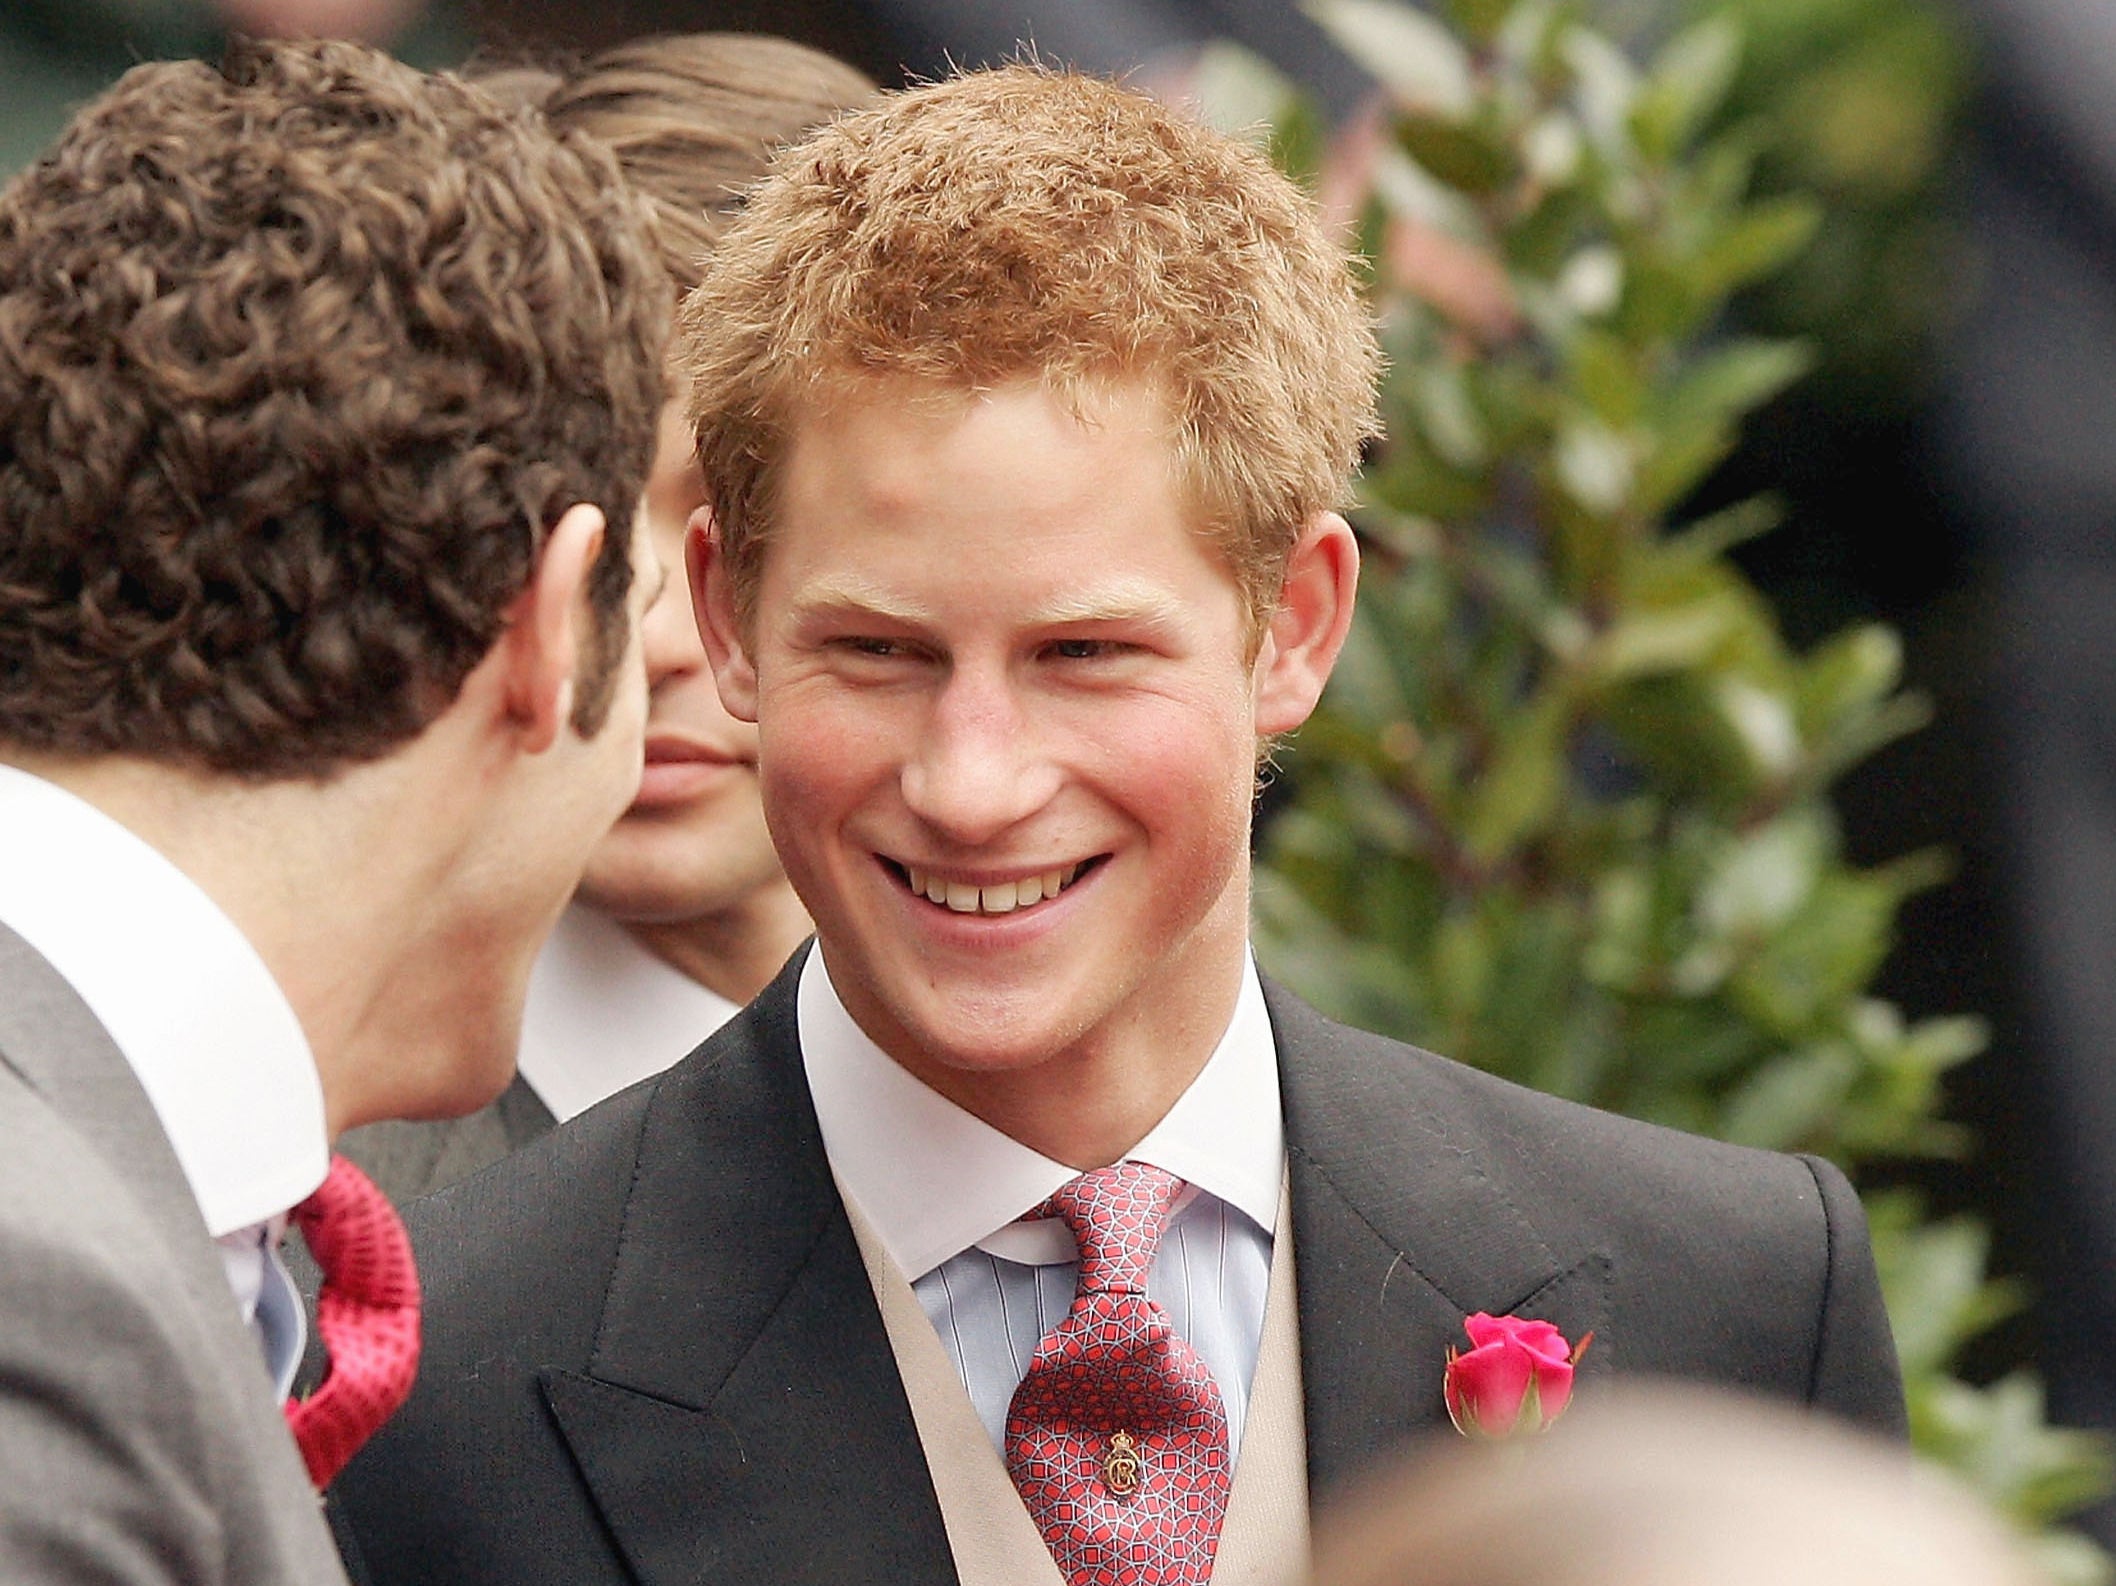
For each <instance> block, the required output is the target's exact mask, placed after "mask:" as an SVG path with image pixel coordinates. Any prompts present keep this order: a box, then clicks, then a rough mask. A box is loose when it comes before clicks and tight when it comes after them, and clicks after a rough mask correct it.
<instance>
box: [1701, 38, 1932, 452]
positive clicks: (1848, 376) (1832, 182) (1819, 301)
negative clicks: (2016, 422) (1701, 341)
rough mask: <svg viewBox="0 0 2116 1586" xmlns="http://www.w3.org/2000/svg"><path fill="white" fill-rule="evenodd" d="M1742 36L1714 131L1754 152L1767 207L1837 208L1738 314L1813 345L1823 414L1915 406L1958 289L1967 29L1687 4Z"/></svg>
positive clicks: (1749, 292) (1741, 303) (1814, 388)
mask: <svg viewBox="0 0 2116 1586" xmlns="http://www.w3.org/2000/svg"><path fill="white" fill-rule="evenodd" d="M1679 3H1680V5H1681V6H1682V8H1683V9H1684V10H1686V11H1687V12H1688V13H1689V14H1690V15H1692V16H1693V17H1725V18H1729V19H1731V20H1733V21H1735V22H1737V23H1738V24H1739V25H1740V27H1741V32H1742V41H1743V47H1742V51H1741V62H1740V65H1739V66H1738V68H1737V69H1736V71H1735V74H1734V80H1733V82H1732V83H1731V84H1730V86H1729V89H1728V92H1727V96H1726V99H1725V102H1724V103H1723V104H1722V106H1721V108H1720V109H1719V111H1718V112H1717V113H1716V114H1715V115H1714V117H1713V123H1714V126H1715V128H1719V129H1724V130H1726V131H1728V132H1730V133H1734V134H1735V135H1738V136H1742V137H1746V138H1751V139H1753V140H1754V142H1755V146H1756V150H1757V164H1756V188H1757V190H1758V191H1759V192H1786V191H1796V192H1808V193H1812V194H1814V195H1815V196H1816V197H1818V198H1819V199H1820V200H1821V202H1822V213H1823V224H1822V226H1821V228H1820V230H1819V231H1818V232H1817V234H1816V237H1815V240H1814V242H1813V243H1812V244H1811V245H1810V246H1809V247H1808V248H1806V249H1805V250H1804V251H1803V252H1802V253H1801V254H1800V255H1799V256H1798V257H1797V258H1795V259H1793V260H1792V261H1791V263H1790V264H1789V265H1788V266H1787V267H1786V268H1785V269H1783V270H1781V271H1779V272H1777V273H1776V274H1774V275H1772V276H1771V277H1769V278H1768V279H1765V280H1762V281H1759V282H1756V283H1754V284H1753V285H1751V286H1750V287H1749V288H1747V289H1746V290H1745V291H1744V292H1743V293H1742V294H1741V296H1740V298H1739V299H1738V300H1737V303H1736V315H1737V317H1738V318H1739V319H1740V320H1742V321H1743V322H1744V323H1746V324H1748V325H1750V326H1752V327H1754V328H1755V329H1757V330H1760V331H1764V332H1767V333H1770V334H1779V335H1782V334H1787V333H1798V334H1801V335H1805V336H1809V337H1811V338H1813V344H1814V345H1815V346H1816V347H1817V348H1818V349H1819V361H1820V364H1821V369H1820V371H1819V376H1818V378H1817V379H1816V380H1815V381H1814V382H1812V384H1811V385H1810V386H1809V387H1808V388H1807V390H1808V393H1809V394H1810V395H1811V396H1812V397H1813V398H1814V399H1815V400H1817V401H1818V402H1820V403H1821V404H1822V405H1824V406H1827V407H1831V408H1834V409H1837V410H1839V411H1842V412H1845V413H1848V414H1855V415H1858V416H1860V417H1862V418H1867V419H1871V418H1872V417H1874V416H1876V414H1886V413H1890V412H1894V411H1899V410H1901V409H1902V408H1904V407H1906V406H1907V405H1908V404H1910V403H1911V402H1913V401H1915V400H1916V399H1917V398H1918V397H1919V396H1920V395H1921V394H1922V391H1923V388H1924V386H1925V384H1926V382H1927V380H1928V378H1929V376H1930V374H1931V372H1932V370H1931V363H1932V360H1931V357H1930V353H1931V349H1932V345H1933V331H1934V329H1935V327H1936V326H1938V325H1939V324H1940V323H1942V322H1943V321H1944V320H1945V318H1946V317H1947V314H1948V312H1949V310H1950V307H1951V301H1952V299H1953V297H1954V295H1955V293H1956V290H1957V285H1956V283H1957V278H1958V276H1959V273H1960V269H1961V262H1962V261H1961V249H1960V247H1959V244H1958V225H1957V217H1956V215H1955V214H1954V212H1953V210H1952V207H1951V204H1950V201H1949V193H1950V191H1951V189H1952V187H1953V185H1954V184H1955V182H1956V179H1957V178H1958V177H1959V176H1960V174H1961V172H1960V169H1959V165H1960V146H1961V141H1962V131H1963V123H1964V118H1965V115H1966V112H1967V108H1968V103H1969V95H1970V91H1971V76H1972V73H1971V54H1970V47H1969V41H1968V38H1967V36H1966V33H1965V23H1964V22H1963V19H1962V18H1961V16H1960V14H1959V13H1958V12H1957V11H1956V10H1955V9H1953V8H1951V7H1945V6H1941V5H1937V4H1934V3H1933V0H1679Z"/></svg>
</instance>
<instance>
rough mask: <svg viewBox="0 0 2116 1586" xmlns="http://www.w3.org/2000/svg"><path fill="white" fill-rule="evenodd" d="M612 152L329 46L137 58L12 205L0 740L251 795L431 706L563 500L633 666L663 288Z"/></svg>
mask: <svg viewBox="0 0 2116 1586" xmlns="http://www.w3.org/2000/svg"><path fill="white" fill-rule="evenodd" d="M628 194H629V189H628V188H627V187H626V186H625V184H624V183H623V182H621V181H620V180H619V179H618V176H617V171H616V168H615V165H614V162H613V161H612V160H611V158H610V156H609V154H608V153H607V152H606V151H604V150H602V149H601V148H599V147H597V146H595V145H594V144H592V143H590V142H588V141H586V140H583V139H575V138H566V139H558V138H554V137H553V135H552V134H551V132H550V131H549V130H548V129H547V128H545V127H544V125H543V124H542V123H541V121H540V120H539V119H538V118H537V117H535V116H533V115H532V114H530V113H528V112H526V111H521V110H509V109H506V108H503V107H502V106H501V105H500V104H499V103H498V102H497V101H495V100H493V99H492V98H490V97H489V96H488V95H486V94H484V93H483V92H481V91H479V90H477V89H475V88H472V87H470V86H468V85H466V84H464V83H463V82H461V81H458V80H456V79H453V78H449V77H429V76H426V75H424V74H422V73H419V72H416V71H413V70H412V69H410V68H408V67H405V66H403V65H400V64H398V63H397V62H395V61H392V60H390V59H389V58H387V57H386V56H383V55H381V54H380V53H378V52H375V51H372V50H369V49H366V48H363V47H361V46H358V45H351V44H344V43H293V44H273V43H254V44H252V43H244V44H238V45H236V46H235V47H234V48H233V49H231V51H230V52H229V54H228V57H227V59H226V60H225V61H224V62H223V63H222V65H221V66H220V67H219V68H218V69H215V68H213V67H210V66H205V65H201V64H198V63H195V62H184V63H163V64H156V65H148V66H141V67H138V68H135V69H134V70H133V71H131V72H129V73H128V74H127V75H126V76H125V77H124V78H123V79H122V80H121V81H120V82H119V83H118V84H117V85H116V86H115V87H113V88H112V89H111V90H110V91H109V92H107V93H106V94H104V95H103V96H102V97H101V98H99V99H98V100H96V101H94V102H93V103H92V104H90V105H89V106H87V107H86V108H85V109H84V110H82V111H81V113H80V114H79V115H77V116H76V117H75V118H74V120H73V122H72V124H71V125H70V126H69V127H68V128H67V130H66V132H65V134H64V135H63V136H62V137H61V138H60V140H59V142H58V143H57V144H56V146H55V147H54V148H53V149H52V150H51V152H50V153H49V154H48V155H47V156H46V157H45V158H44V159H43V160H42V161H41V162H40V163H39V164H37V165H36V166H34V167H32V168H31V169H29V170H27V171H25V172H24V173H23V174H22V175H21V176H19V177H18V178H17V179H16V180H15V181H14V183H13V184H12V185H11V186H10V187H9V188H8V190H7V191H6V193H5V194H4V195H0V743H6V744H12V745H15V746H17V747H19V748H23V749H28V750H33V751H44V752H51V753H57V754H62V755H97V754H112V753H120V754H131V755H139V756H143V757H146V758H150V759H155V760H160V761H165V762H172V763H184V764H190V765H194V766H197V767H200V768H203V769H207V770H210V771H215V772H221V773H228V774H235V775H241V776H246V777H255V778H269V777H280V776H297V775H298V776H326V775H328V774H329V773H330V772H331V771H333V770H335V769H337V768H339V767H341V766H344V765H346V764H348V763H352V762H357V761H362V760H369V759H373V758H376V757H379V756H381V755H383V754H385V753H387V752H388V751H389V750H390V749H392V748H393V747H395V746H396V745H398V744H400V743H402V742H404V741H406V740H407V739H409V738H411V737H412V736H414V735H415V734H416V733H418V732H419V731H420V729H421V728H423V727H424V726H425V725H426V724H427V723H428V722H429V721H430V720H431V719H432V718H433V717H434V716H435V715H437V714H438V713H439V712H440V711H441V710H442V709H443V708H444V707H445V706H446V705H447V703H448V702H449V701H450V700H452V699H453V698H454V697H455V695H456V693H457V691H458V690H459V689H460V687H461V686H462V683H463V680H464V678H465V677H466V676H467V675H468V674H469V672H470V671H471V669H472V668H473V667H474V666H475V665H476V664H477V663H478V661H479V660H480V659H481V658H482V657H483V656H484V655H485V654H486V653H487V652H488V651H489V650H490V648H491V647H492V645H493V643H494V642H495V641H496V640H497V638H498V637H499V635H500V633H501V631H502V629H503V628H504V626H505V624H506V620H507V613H508V608H509V606H510V605H511V603H512V602H513V601H514V600H515V598H516V596H517V595H518V594H519V593H520V592H521V591H522V590H523V589H524V588H525V587H526V586H527V584H528V581H529V578H530V576H531V573H532V571H533V569H534V566H535V563H536V559H537V556H538V554H539V553H540V551H541V548H542V545H543V543H544V539H545V536H546V534H547V533H548V531H549V530H550V528H551V527H552V525H553V524H554V523H555V522H556V521H557V519H558V518H559V516H560V515H562V514H563V512H564V511H565V510H566V509H567V508H568V507H569V506H571V505H573V504H574V503H576V502H583V501H585V502H590V503H593V504H594V505H595V506H597V507H599V508H600V509H601V510H602V512H603V514H604V516H605V518H606V520H607V522H608V524H609V525H610V532H609V533H608V534H607V535H606V536H605V541H604V546H603V551H602V554H601V555H600V557H599V558H598V559H597V561H596V563H595V565H594V567H593V568H592V569H591V571H590V574H589V580H588V584H589V604H590V607H591V610H592V612H593V613H594V615H595V619H596V620H595V624H594V630H595V631H594V633H593V635H592V642H591V644H590V646H589V649H590V651H591V652H592V653H590V654H589V655H587V656H586V657H584V659H583V663H582V667H581V681H580V686H579V691H578V704H577V707H576V710H575V715H574V724H575V726H576V727H577V728H578V729H579V730H581V731H583V732H592V731H594V730H595V729H596V728H597V726H598V725H599V724H600V721H601V718H602V716H603V714H604V712H605V711H606V710H607V708H608V703H609V699H610V697H611V694H612V692H613V688H614V683H615V673H616V665H617V663H618V661H619V659H620V658H621V657H622V655H623V653H624V651H625V648H626V645H627V643H628V640H629V632H628V623H627V620H626V615H625V598H626V593H627V590H628V588H629V586H630V582H631V577H632V564H631V554H630V553H631V546H630V543H629V542H630V539H631V535H630V532H629V530H630V526H631V524H632V522H633V517H634V513H635V509H636V506H637V503H638V498H639V494H640V491H641V488H642V486H643V483H644V480H645V476H646V471H647V467H648V463H649V460H650V458H651V455H652V451H653V445H654V434H655V424H656V418H657V414H658V410H659V408H660V406H661V403H662V401H663V394H664V391H665V372H664V371H665V366H664V362H663V358H664V354H665V351H666V345H667V318H668V304H669V298H670V290H669V284H668V280H667V277H666V275H665V274H664V273H663V271H662V269H661V267H660V265H659V263H658V262H657V261H656V259H655V257H654V254H653V252H652V250H651V248H650V246H649V244H648V241H647V239H646V237H645V235H644V228H643V217H642V215H641V214H640V211H639V208H638V206H637V203H636V201H635V200H634V199H632V198H631V197H629V196H628Z"/></svg>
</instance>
